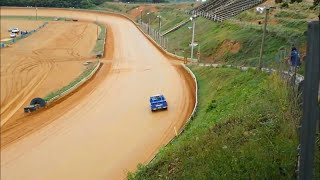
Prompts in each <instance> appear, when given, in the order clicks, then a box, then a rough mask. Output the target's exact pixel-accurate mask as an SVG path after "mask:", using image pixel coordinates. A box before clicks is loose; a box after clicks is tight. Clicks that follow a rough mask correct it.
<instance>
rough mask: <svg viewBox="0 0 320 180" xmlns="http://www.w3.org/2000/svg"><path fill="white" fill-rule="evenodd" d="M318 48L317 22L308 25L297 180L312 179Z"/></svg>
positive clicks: (317, 105) (318, 68)
mask: <svg viewBox="0 0 320 180" xmlns="http://www.w3.org/2000/svg"><path fill="white" fill-rule="evenodd" d="M319 48H320V46H319V21H313V22H310V23H309V24H308V41H307V62H306V63H307V64H306V69H305V80H304V88H303V116H302V121H301V131H300V152H299V154H300V158H299V163H298V168H299V169H298V179H299V180H309V179H312V178H313V172H314V150H315V136H316V124H317V121H319V104H318V90H319V77H320V73H319V71H320V63H319V57H320V54H319Z"/></svg>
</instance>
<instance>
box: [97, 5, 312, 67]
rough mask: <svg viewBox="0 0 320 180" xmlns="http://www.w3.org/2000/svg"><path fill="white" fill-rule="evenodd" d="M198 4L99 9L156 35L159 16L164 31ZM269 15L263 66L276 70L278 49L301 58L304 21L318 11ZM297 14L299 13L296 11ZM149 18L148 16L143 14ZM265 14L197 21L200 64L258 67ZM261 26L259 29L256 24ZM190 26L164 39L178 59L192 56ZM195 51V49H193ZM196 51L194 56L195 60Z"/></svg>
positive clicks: (303, 7)
mask: <svg viewBox="0 0 320 180" xmlns="http://www.w3.org/2000/svg"><path fill="white" fill-rule="evenodd" d="M198 5H199V3H176V4H175V3H170V4H151V5H150V4H149V5H137V4H124V3H108V2H107V3H104V4H102V5H101V6H98V7H97V9H99V10H107V11H114V12H121V13H124V14H127V15H128V16H130V17H131V18H133V19H135V20H136V21H137V22H139V21H140V18H141V12H140V10H142V19H143V22H144V23H148V21H149V19H150V24H151V27H152V28H153V29H155V30H158V29H159V28H158V27H159V19H158V18H157V16H158V15H161V22H162V27H161V29H162V32H164V31H166V30H167V29H169V28H172V27H173V26H174V25H175V24H177V23H179V22H182V21H184V20H186V19H188V18H189V15H187V14H186V13H185V11H186V10H190V9H192V8H193V7H195V6H198ZM263 5H275V4H274V3H273V1H270V0H269V1H267V2H266V3H265V4H263ZM276 6H277V9H274V10H271V13H270V18H269V25H268V28H267V30H268V33H267V35H266V43H265V52H264V57H263V65H264V66H276V65H277V64H278V63H279V62H276V61H279V60H278V59H275V57H276V56H277V55H278V52H279V49H280V48H283V49H285V48H286V49H287V50H289V49H290V46H291V45H295V46H297V47H298V48H299V49H300V52H301V54H302V56H303V55H304V54H305V48H306V36H305V31H306V30H307V20H316V19H317V13H316V12H317V10H318V9H315V10H310V9H309V8H310V7H311V6H312V3H307V2H303V3H299V4H296V3H294V4H289V7H288V8H284V9H283V10H282V11H281V12H280V9H279V6H280V5H276ZM297 10H298V11H297ZM147 13H149V14H147ZM263 21H264V14H257V13H256V12H255V9H254V8H253V9H251V10H248V11H245V12H243V13H241V14H239V15H238V16H236V17H234V18H232V19H230V20H228V21H225V22H223V23H216V22H213V21H210V20H207V19H205V18H202V17H199V18H197V20H196V28H195V30H196V31H195V41H196V42H198V43H200V51H201V62H215V63H230V64H238V65H251V66H256V65H257V61H258V58H259V52H260V46H261V39H262V28H263ZM259 22H260V24H259ZM191 26H192V25H191V22H189V23H188V24H186V25H184V26H183V27H181V28H180V29H178V30H177V31H174V32H172V33H170V34H168V35H166V36H165V37H168V39H169V51H170V52H172V53H175V54H177V55H181V56H187V57H190V47H189V44H190V42H191V35H192V30H189V29H188V27H191ZM196 51H197V48H196ZM196 51H195V52H194V53H195V54H194V57H197V56H196Z"/></svg>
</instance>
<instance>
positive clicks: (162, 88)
mask: <svg viewBox="0 0 320 180" xmlns="http://www.w3.org/2000/svg"><path fill="white" fill-rule="evenodd" d="M33 14H34V9H23V8H1V15H17V16H22V15H26V16H30V15H33ZM38 16H60V17H71V18H77V19H79V22H81V21H95V20H96V17H98V21H99V22H100V23H103V24H106V25H107V46H106V55H105V57H104V58H103V60H102V63H103V65H102V66H101V68H100V69H99V71H98V72H97V74H96V75H95V76H94V78H93V79H91V80H90V81H89V82H87V83H86V84H85V85H84V86H82V87H81V88H80V89H78V90H77V91H76V92H74V93H73V94H71V95H69V96H68V97H67V98H65V99H64V100H63V101H60V102H58V103H56V104H55V105H54V106H51V107H49V108H47V109H44V110H42V111H40V112H38V113H35V114H33V115H28V116H25V117H23V118H21V119H19V120H18V121H17V122H16V123H11V125H10V126H8V127H7V128H6V129H5V130H4V128H2V130H1V148H2V149H1V179H2V180H7V179H10V180H13V179H24V180H28V179H30V180H31V179H32V180H36V179H46V180H47V179H59V180H60V179H124V178H125V177H126V173H127V172H128V171H134V170H135V168H136V166H137V164H138V163H146V162H148V161H149V160H151V159H152V158H153V157H154V155H155V154H156V153H157V151H158V150H159V148H160V147H161V146H163V145H165V144H166V143H168V142H169V141H170V140H171V139H172V138H173V137H174V136H175V131H174V128H176V129H177V130H179V129H180V128H181V127H182V126H183V125H184V124H185V122H186V120H187V119H188V117H189V116H190V115H191V112H192V110H193V108H194V104H195V94H194V93H195V84H194V81H193V79H192V78H191V77H190V75H188V73H187V72H186V71H185V70H184V69H183V67H182V66H181V65H180V64H179V62H178V61H175V60H174V59H171V58H169V57H167V56H166V55H164V53H163V52H161V51H160V50H159V49H158V48H156V47H155V46H154V45H153V44H152V43H151V42H150V41H149V40H148V39H147V38H146V37H145V36H144V35H143V34H142V33H141V32H140V31H139V30H138V29H137V28H136V26H135V25H134V24H133V23H132V22H131V21H130V20H128V19H125V18H123V17H120V16H115V15H110V14H105V13H95V12H88V11H69V10H59V9H38ZM43 30H45V29H43ZM64 73H67V72H64ZM52 78H54V77H52ZM158 93H162V94H164V95H165V97H166V98H167V100H168V105H169V109H168V110H167V111H159V112H154V113H152V112H151V111H150V106H149V96H151V95H153V94H158ZM8 123H10V120H8Z"/></svg>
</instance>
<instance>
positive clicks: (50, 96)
mask: <svg viewBox="0 0 320 180" xmlns="http://www.w3.org/2000/svg"><path fill="white" fill-rule="evenodd" d="M97 65H98V61H97V62H95V63H94V64H92V65H91V66H90V67H89V68H87V69H86V70H85V71H83V72H82V73H81V74H80V75H79V76H78V77H77V78H76V79H75V80H73V81H72V82H70V83H69V84H68V85H66V86H64V87H62V88H61V89H59V90H58V91H55V92H51V93H49V94H47V95H46V96H45V97H44V98H43V99H44V100H46V101H48V100H50V99H52V98H53V97H56V96H58V95H61V94H62V93H63V92H64V91H66V90H68V89H70V88H71V87H73V86H74V85H75V84H77V83H78V82H80V81H81V80H82V79H84V78H85V77H87V76H88V75H89V74H90V73H91V72H92V71H93V70H94V68H95V67H96V66H97Z"/></svg>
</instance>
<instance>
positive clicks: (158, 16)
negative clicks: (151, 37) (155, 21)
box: [157, 15, 161, 34]
mask: <svg viewBox="0 0 320 180" xmlns="http://www.w3.org/2000/svg"><path fill="white" fill-rule="evenodd" d="M157 18H159V34H160V33H161V16H160V15H158V16H157Z"/></svg>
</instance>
